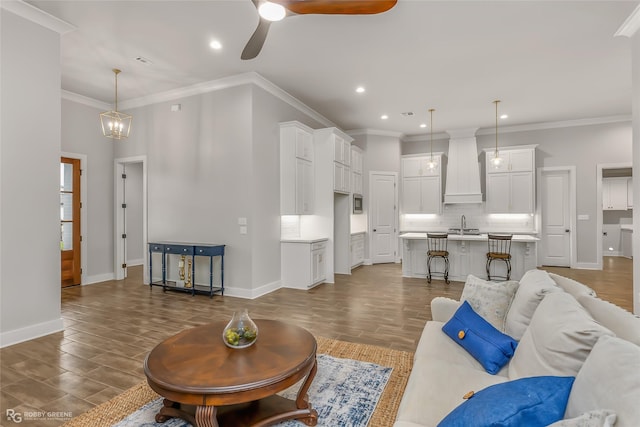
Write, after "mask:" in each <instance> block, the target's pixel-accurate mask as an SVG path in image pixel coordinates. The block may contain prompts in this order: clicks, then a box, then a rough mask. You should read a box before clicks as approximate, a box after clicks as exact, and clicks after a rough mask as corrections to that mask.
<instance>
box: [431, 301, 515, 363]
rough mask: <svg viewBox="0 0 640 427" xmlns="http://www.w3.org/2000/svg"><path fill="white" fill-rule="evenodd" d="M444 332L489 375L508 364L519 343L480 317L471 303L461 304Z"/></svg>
mask: <svg viewBox="0 0 640 427" xmlns="http://www.w3.org/2000/svg"><path fill="white" fill-rule="evenodd" d="M442 331H443V332H444V333H445V334H447V335H448V336H449V338H451V339H452V340H453V341H454V342H456V343H457V344H458V345H460V346H461V347H462V348H464V349H465V350H466V351H468V352H469V354H471V355H472V356H473V357H474V358H475V359H476V360H477V361H478V362H480V364H481V365H482V366H483V367H484V369H485V370H486V371H487V372H488V373H490V374H496V373H498V371H500V369H501V368H502V367H503V366H504V365H506V364H507V363H508V362H509V359H511V356H513V352H514V351H515V349H516V346H517V345H518V343H517V342H516V341H515V340H514V339H513V338H511V337H510V336H508V335H505V334H503V333H502V332H500V331H499V330H497V329H496V328H494V327H493V325H491V323H489V322H487V321H486V320H484V319H483V318H482V317H481V316H480V315H478V314H477V313H476V312H475V311H473V309H472V308H471V306H470V305H469V302H468V301H465V302H463V303H462V305H461V306H460V308H458V310H457V311H456V312H455V313H454V315H453V317H452V318H451V319H450V320H449V321H448V322H447V323H446V324H445V325H444V326H443V327H442Z"/></svg>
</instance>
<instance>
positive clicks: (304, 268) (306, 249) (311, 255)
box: [280, 239, 327, 289]
mask: <svg viewBox="0 0 640 427" xmlns="http://www.w3.org/2000/svg"><path fill="white" fill-rule="evenodd" d="M280 247H281V266H280V267H281V276H282V286H284V287H285V288H295V289H309V288H311V287H313V286H315V285H317V284H319V283H322V282H324V281H325V280H326V277H327V276H326V274H327V267H326V248H327V239H315V240H299V241H296V240H286V241H282V242H281V244H280Z"/></svg>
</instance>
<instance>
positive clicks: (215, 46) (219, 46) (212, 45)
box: [209, 40, 222, 50]
mask: <svg viewBox="0 0 640 427" xmlns="http://www.w3.org/2000/svg"><path fill="white" fill-rule="evenodd" d="M209 47H210V48H211V49H215V50H218V49H222V43H220V42H219V41H218V40H212V41H211V43H209Z"/></svg>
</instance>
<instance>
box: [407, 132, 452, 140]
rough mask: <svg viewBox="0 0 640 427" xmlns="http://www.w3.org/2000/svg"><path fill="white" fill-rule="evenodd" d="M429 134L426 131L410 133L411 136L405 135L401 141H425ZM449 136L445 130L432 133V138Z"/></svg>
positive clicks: (446, 137)
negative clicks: (415, 133)
mask: <svg viewBox="0 0 640 427" xmlns="http://www.w3.org/2000/svg"><path fill="white" fill-rule="evenodd" d="M430 137H431V135H430V134H428V133H421V134H417V135H411V136H407V137H404V138H402V142H425V141H427V142H428V141H429V139H430ZM449 138H451V137H450V136H449V134H448V133H446V132H438V133H434V134H433V140H434V141H436V140H442V139H446V140H448V139H449Z"/></svg>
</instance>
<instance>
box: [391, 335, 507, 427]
mask: <svg viewBox="0 0 640 427" xmlns="http://www.w3.org/2000/svg"><path fill="white" fill-rule="evenodd" d="M429 323H431V322H429ZM429 323H427V324H429ZM438 333H440V335H442V336H443V337H444V338H445V339H446V340H447V341H449V342H450V343H451V345H453V346H454V348H456V350H457V351H458V352H459V353H466V351H464V350H462V349H461V348H460V346H458V345H457V344H455V343H454V342H453V341H451V340H450V339H449V338H448V337H447V336H446V335H445V334H444V333H442V331H440V330H438ZM474 363H475V365H476V366H477V367H473V366H469V365H457V364H455V363H452V362H450V361H448V360H440V359H429V360H425V359H421V360H417V361H416V363H415V364H414V365H413V368H412V370H411V375H410V376H409V381H408V382H407V386H406V387H405V390H404V394H403V395H402V400H401V402H400V406H399V408H398V414H397V416H396V424H395V425H396V426H397V425H402V424H398V422H405V423H415V424H420V425H422V426H429V427H433V426H435V425H437V424H438V422H440V421H441V420H442V419H443V418H444V417H445V416H446V415H447V414H448V413H449V412H451V411H452V410H453V409H455V407H456V406H458V405H460V404H461V403H462V402H464V399H463V396H464V395H465V394H466V393H467V392H468V391H469V390H482V389H483V388H486V387H488V386H490V385H493V384H498V383H500V382H504V381H507V378H505V377H502V376H499V375H489V374H487V373H486V372H485V370H484V369H482V367H481V366H480V365H479V364H478V362H475V361H474Z"/></svg>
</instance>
